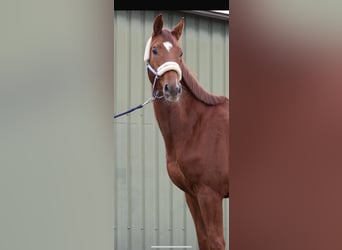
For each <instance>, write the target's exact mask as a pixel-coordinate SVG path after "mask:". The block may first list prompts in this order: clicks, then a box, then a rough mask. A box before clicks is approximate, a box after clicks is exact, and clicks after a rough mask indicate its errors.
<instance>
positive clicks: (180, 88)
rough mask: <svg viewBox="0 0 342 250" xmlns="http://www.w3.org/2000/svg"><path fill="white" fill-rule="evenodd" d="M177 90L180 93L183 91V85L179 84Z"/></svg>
mask: <svg viewBox="0 0 342 250" xmlns="http://www.w3.org/2000/svg"><path fill="white" fill-rule="evenodd" d="M177 92H178V94H180V93H182V87H181V86H177Z"/></svg>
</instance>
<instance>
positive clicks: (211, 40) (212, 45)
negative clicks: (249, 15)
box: [114, 11, 229, 250]
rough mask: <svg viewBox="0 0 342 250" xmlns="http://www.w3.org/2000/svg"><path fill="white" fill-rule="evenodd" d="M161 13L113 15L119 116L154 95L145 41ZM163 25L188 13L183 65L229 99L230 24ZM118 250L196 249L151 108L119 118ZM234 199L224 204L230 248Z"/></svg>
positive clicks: (168, 17)
mask: <svg viewBox="0 0 342 250" xmlns="http://www.w3.org/2000/svg"><path fill="white" fill-rule="evenodd" d="M158 13H159V12H155V11H115V12H114V58H115V59H114V79H115V82H114V98H115V102H114V111H115V113H119V112H122V111H126V110H127V109H129V108H131V107H133V106H136V105H138V104H141V103H143V102H144V101H145V100H146V99H147V98H149V97H150V95H151V88H150V83H149V81H148V79H147V74H146V68H145V64H144V62H143V54H144V49H145V43H146V41H147V39H148V38H149V37H150V35H151V32H152V23H153V20H154V18H155V16H156V15H157V14H158ZM163 15H164V26H166V27H169V28H172V27H173V26H174V25H175V24H177V23H178V22H179V20H180V18H181V17H182V16H184V17H185V28H184V33H183V36H182V38H181V39H182V40H181V46H182V47H183V51H184V56H183V58H184V62H185V63H186V64H187V65H188V66H189V68H190V69H191V71H192V72H193V73H194V75H195V76H197V78H198V79H199V81H200V83H201V85H202V86H203V87H204V88H205V89H207V90H208V91H210V92H212V93H215V94H225V95H228V94H229V91H228V76H229V74H228V23H227V22H225V21H222V20H215V19H212V18H208V17H200V16H196V15H191V14H185V13H182V12H179V11H174V12H170V11H166V12H163ZM114 135H115V138H114V139H115V152H114V155H115V189H116V190H115V195H116V196H115V249H118V250H119V249H120V250H121V249H132V250H133V249H134V250H136V249H151V246H152V245H189V246H192V249H197V240H196V234H195V228H194V225H193V221H192V218H191V215H190V212H189V210H188V208H187V206H186V203H185V199H184V193H183V192H182V191H181V190H179V189H178V188H177V187H176V186H175V185H174V184H173V183H171V181H170V179H169V177H168V174H167V170H166V164H165V163H166V160H165V149H164V141H163V139H162V136H161V134H160V131H159V128H158V125H157V123H156V120H155V118H154V113H153V108H152V105H146V106H145V107H144V108H143V109H140V110H137V111H135V112H133V113H131V114H129V115H127V116H122V117H120V118H119V119H116V120H115V121H114ZM228 207H229V204H228V200H225V202H224V216H225V218H224V220H225V225H224V226H225V237H226V239H227V243H228Z"/></svg>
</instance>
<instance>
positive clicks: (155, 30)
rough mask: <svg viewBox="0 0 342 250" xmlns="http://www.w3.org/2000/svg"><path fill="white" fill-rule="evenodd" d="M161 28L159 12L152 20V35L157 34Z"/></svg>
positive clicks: (161, 19) (161, 16)
mask: <svg viewBox="0 0 342 250" xmlns="http://www.w3.org/2000/svg"><path fill="white" fill-rule="evenodd" d="M162 29H163V15H162V14H159V15H158V16H157V17H156V18H155V19H154V22H153V34H152V36H156V35H159V34H160V32H161V31H162Z"/></svg>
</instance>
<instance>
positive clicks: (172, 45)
mask: <svg viewBox="0 0 342 250" xmlns="http://www.w3.org/2000/svg"><path fill="white" fill-rule="evenodd" d="M183 27H184V18H182V19H181V20H180V22H179V23H178V24H177V25H175V26H174V27H173V29H172V30H169V29H164V28H163V16H162V15H158V16H157V17H156V18H155V19H154V23H153V32H152V36H151V37H150V38H149V40H148V41H147V44H146V49H145V55H144V60H145V62H146V63H147V68H148V77H149V79H150V81H151V83H152V84H153V85H152V91H154V96H155V97H157V98H158V97H164V98H165V100H167V101H170V102H177V101H178V100H179V98H180V96H181V94H182V85H181V83H180V80H181V79H182V70H181V68H180V63H181V61H182V54H183V52H182V49H181V47H180V46H179V39H180V37H181V35H182V32H183ZM161 92H162V93H163V95H161V96H160V94H158V93H161Z"/></svg>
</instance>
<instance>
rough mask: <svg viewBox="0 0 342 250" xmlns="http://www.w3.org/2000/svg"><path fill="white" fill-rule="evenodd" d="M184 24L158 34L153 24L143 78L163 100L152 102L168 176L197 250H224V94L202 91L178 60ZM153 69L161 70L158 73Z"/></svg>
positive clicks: (226, 116)
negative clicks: (187, 216) (191, 224)
mask: <svg viewBox="0 0 342 250" xmlns="http://www.w3.org/2000/svg"><path fill="white" fill-rule="evenodd" d="M183 22H184V21H183V19H182V20H181V22H180V23H179V24H177V25H176V26H175V27H174V28H173V30H165V29H164V30H163V29H162V26H163V21H162V16H161V15H159V16H157V17H156V19H155V21H154V26H153V27H154V30H153V34H152V37H151V40H150V41H149V43H150V44H148V46H147V49H148V51H150V52H149V53H150V54H151V55H152V56H151V57H150V56H148V62H149V63H150V65H151V68H152V69H151V70H150V71H149V72H148V74H149V78H150V81H151V83H153V85H152V91H158V93H161V92H162V93H163V97H164V98H160V99H157V100H155V101H154V102H153V107H154V113H155V117H156V120H157V122H158V125H159V128H160V131H161V134H162V136H163V139H164V143H165V148H166V163H167V171H168V174H169V177H170V179H171V180H172V182H173V183H174V184H175V185H176V186H177V187H179V188H180V189H181V190H183V191H184V193H185V198H186V202H187V205H188V207H189V210H190V212H191V215H192V217H193V221H194V224H195V228H196V234H197V239H198V245H199V247H200V249H201V250H214V249H215V250H216V249H217V250H224V249H225V241H224V233H223V211H222V200H223V198H228V194H229V179H228V175H229V166H228V160H229V155H228V152H229V135H228V129H229V127H228V126H229V125H228V124H229V114H228V106H229V102H228V98H227V97H225V96H216V95H212V94H210V93H208V92H207V91H205V90H204V89H203V88H202V87H201V86H200V85H199V83H198V82H197V80H196V78H195V77H194V76H193V75H192V74H191V72H190V71H189V69H188V68H187V67H186V65H185V64H184V63H183V61H182V60H181V56H179V54H181V51H180V48H179V45H178V40H179V38H180V36H181V33H182V30H183V24H184V23H183ZM165 43H167V46H166V44H165ZM162 44H164V45H165V46H162ZM151 51H152V53H151ZM145 54H146V53H145ZM147 54H148V53H147ZM150 54H148V55H150ZM176 64H177V65H176ZM153 68H154V69H156V68H158V69H160V68H161V70H162V71H163V72H162V74H160V75H159V74H158V73H159V71H160V70H156V71H155V70H153ZM165 68H167V69H168V70H166V71H165V70H163V69H165ZM151 71H152V72H151ZM180 73H181V74H182V77H180V75H179V74H180ZM157 83H158V84H157Z"/></svg>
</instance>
